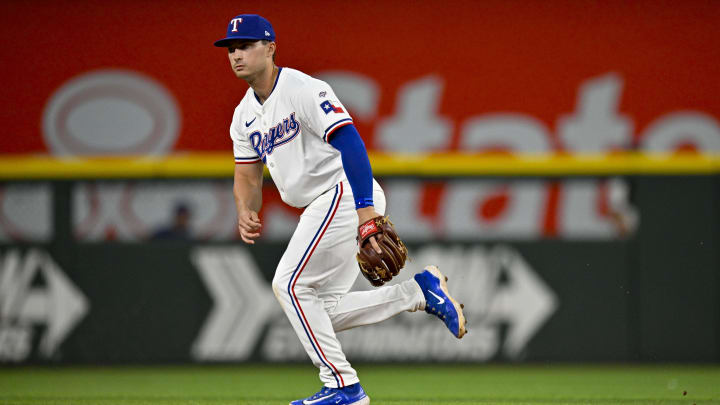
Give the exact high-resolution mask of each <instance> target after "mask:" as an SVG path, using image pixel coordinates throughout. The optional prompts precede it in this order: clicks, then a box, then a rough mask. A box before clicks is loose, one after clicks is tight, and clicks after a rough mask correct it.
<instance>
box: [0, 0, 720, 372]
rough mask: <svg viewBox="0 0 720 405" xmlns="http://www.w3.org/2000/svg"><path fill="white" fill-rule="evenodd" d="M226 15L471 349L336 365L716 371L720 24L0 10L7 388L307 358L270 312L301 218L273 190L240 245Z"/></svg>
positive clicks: (348, 338)
mask: <svg viewBox="0 0 720 405" xmlns="http://www.w3.org/2000/svg"><path fill="white" fill-rule="evenodd" d="M240 13H258V14H261V15H263V16H264V17H266V18H268V19H269V20H270V21H271V22H272V23H273V26H274V29H275V32H276V35H277V46H278V48H277V49H278V51H277V64H278V65H279V66H283V67H290V68H295V69H298V70H301V71H303V72H306V73H308V74H311V75H313V76H315V77H318V78H320V79H322V80H325V81H327V82H328V83H329V84H330V85H331V86H332V87H333V89H334V90H335V92H336V93H337V95H338V97H339V98H340V100H341V101H342V102H343V104H344V105H345V106H346V107H347V108H348V110H349V111H350V113H351V115H352V116H353V119H354V124H355V126H356V127H357V128H358V130H359V132H360V134H361V136H362V138H363V140H364V142H365V144H366V146H367V148H368V150H369V152H370V158H371V162H372V163H373V169H374V173H375V176H376V177H377V178H378V180H379V181H380V183H381V184H382V185H383V188H384V189H385V192H386V195H387V199H388V213H389V214H390V215H391V217H392V219H393V221H394V222H395V224H396V226H397V228H398V231H399V232H400V234H401V236H402V237H403V238H404V239H405V240H407V241H408V242H409V246H410V248H411V256H415V258H416V260H415V262H413V263H411V265H410V268H409V269H408V270H407V271H406V273H405V276H407V277H409V276H410V275H411V274H412V273H413V272H414V271H415V270H418V268H420V267H422V265H424V264H426V262H434V263H436V264H439V265H440V267H441V268H443V271H445V272H446V273H449V274H451V275H453V276H454V277H455V278H456V279H459V280H460V282H461V285H462V287H461V289H460V291H459V292H458V293H459V294H460V295H464V296H466V297H467V298H466V299H465V303H466V305H468V313H469V315H468V318H469V319H470V323H471V325H469V329H471V330H473V332H475V331H477V333H473V334H472V335H469V336H468V338H466V339H463V342H462V344H461V343H459V342H453V341H451V340H450V337H448V336H444V335H439V334H438V335H436V334H435V331H436V330H435V329H428V328H426V327H425V326H426V320H423V319H419V318H411V317H406V316H404V315H403V316H400V317H399V318H398V320H396V321H392V322H387V323H385V324H381V325H377V326H373V327H371V328H367V329H364V330H358V331H349V332H347V333H344V334H343V339H345V340H344V347H346V350H347V352H348V354H349V355H351V356H354V357H356V358H359V359H366V360H376V359H384V360H393V361H394V360H397V361H428V360H433V361H492V360H500V361H507V360H512V361H520V360H528V361H533V360H555V361H567V360H571V361H657V360H662V361H700V362H717V361H718V360H720V276H719V275H718V271H719V270H720V253H718V252H720V249H719V246H718V244H719V242H720V209H718V207H720V175H719V174H720V163H719V162H720V160H719V158H718V156H719V154H720V97H718V94H720V46H718V45H719V44H720V26H718V24H717V21H720V5H719V4H718V3H717V2H713V1H699V0H693V1H687V2H680V3H678V2H671V1H636V2H623V1H608V2H596V1H550V2H536V1H462V0H460V1H453V2H450V3H442V4H440V3H437V2H433V1H418V2H405V1H399V2H384V3H380V2H372V1H367V2H365V1H360V2H348V3H339V4H331V5H329V4H327V3H326V2H314V1H313V2H293V1H279V2H273V3H271V4H270V3H262V4H260V3H258V4H254V5H253V6H252V7H250V8H242V4H239V3H237V2H231V1H224V0H219V1H213V2H208V3H199V2H191V1H179V2H177V1H173V2H169V1H164V0H161V1H154V2H149V3H148V2H139V1H123V2H96V1H28V2H15V1H11V2H4V3H2V4H1V5H0V21H1V22H2V25H1V26H0V29H1V30H2V36H0V44H1V45H2V46H0V49H2V51H0V52H2V61H3V63H2V64H0V77H3V81H4V83H3V86H2V88H0V93H1V94H2V97H0V104H1V106H0V122H2V124H3V131H4V134H3V135H2V136H0V364H2V363H7V364H14V363H26V362H28V363H33V362H40V363H43V362H60V363H62V362H68V363H97V362H101V363H103V362H118V363H124V362H165V361H178V362H186V361H246V360H253V361H288V360H290V361H293V360H299V361H301V360H303V359H304V356H305V355H304V352H303V351H302V349H301V348H300V346H299V343H297V342H296V338H295V336H294V332H293V331H292V330H291V328H290V325H289V324H288V323H287V321H286V320H285V319H284V316H283V315H282V314H281V312H280V311H279V307H278V306H277V304H276V303H275V302H274V298H273V295H272V293H271V291H270V287H269V280H270V279H271V278H272V274H273V272H274V266H275V263H276V262H277V260H278V259H279V255H280V254H281V253H282V250H283V247H284V245H285V244H286V243H287V240H288V239H289V238H290V236H291V235H292V232H293V230H294V227H295V224H296V221H297V217H298V215H299V213H300V212H301V211H300V210H298V209H294V208H290V207H288V206H286V205H284V204H283V203H282V201H281V200H280V197H279V195H278V193H277V191H276V190H275V188H274V186H273V185H272V182H271V180H270V179H269V178H266V185H265V186H264V189H263V202H264V205H263V211H262V213H261V215H262V219H263V223H264V227H263V235H262V238H261V240H260V242H259V243H258V245H257V246H255V247H253V248H252V249H248V248H246V247H245V246H243V245H241V244H240V243H239V241H238V236H237V231H236V222H235V217H236V214H235V207H234V203H233V197H232V180H231V176H232V170H233V163H232V162H233V159H232V158H233V156H232V144H231V141H230V138H229V132H228V129H229V125H230V121H231V119H232V114H233V110H234V108H235V106H236V105H237V103H238V102H239V101H240V100H241V98H242V97H243V95H244V93H245V91H246V89H247V85H246V84H245V83H244V82H243V81H240V80H237V79H236V78H235V77H234V74H233V73H232V71H231V70H230V69H229V66H228V60H227V54H226V51H225V50H223V49H219V48H215V47H213V46H212V43H213V41H215V40H216V39H218V38H220V37H222V36H223V35H224V33H225V29H226V25H227V22H228V21H229V20H230V19H231V18H232V17H233V16H235V15H237V14H240ZM401 280H402V278H401ZM362 281H363V280H359V281H358V283H357V286H356V288H359V289H362V288H368V286H366V285H364V284H363V283H362ZM248 302H252V303H254V304H253V308H252V309H249V308H248V305H247V303H248ZM473 323H474V324H473ZM168 331H173V333H172V336H170V335H169V334H168ZM368 333H371V334H379V333H387V334H395V335H398V336H405V337H406V339H405V338H398V339H388V341H396V342H398V344H395V345H393V344H389V345H388V346H386V347H367V346H365V345H363V342H365V341H368V339H366V338H365V337H366V336H367V334H368ZM423 334H427V336H425V335H423ZM416 336H424V337H425V339H415V338H413V337H416ZM446 340H447V344H446V345H444V346H443V347H444V348H446V349H443V350H440V351H431V350H428V347H430V346H431V345H432V344H433V342H438V341H443V342H444V341H446ZM137 342H141V343H142V345H140V346H142V347H144V348H145V349H142V348H140V346H138V343H137ZM408 342H415V343H412V344H408Z"/></svg>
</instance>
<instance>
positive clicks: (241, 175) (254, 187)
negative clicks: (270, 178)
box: [233, 163, 263, 244]
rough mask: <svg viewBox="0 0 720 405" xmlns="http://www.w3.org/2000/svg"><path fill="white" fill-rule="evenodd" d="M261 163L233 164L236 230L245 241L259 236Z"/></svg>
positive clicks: (252, 241)
mask: <svg viewBox="0 0 720 405" xmlns="http://www.w3.org/2000/svg"><path fill="white" fill-rule="evenodd" d="M262 174H263V169H262V163H253V164H247V165H235V176H234V183H233V195H234V196H235V207H236V209H237V214H238V231H239V232H240V237H241V238H242V240H243V241H244V242H245V243H249V244H254V243H255V241H254V239H256V238H258V237H259V236H260V228H261V227H262V224H261V223H260V218H259V217H258V212H259V211H260V208H261V207H262V180H263V178H262Z"/></svg>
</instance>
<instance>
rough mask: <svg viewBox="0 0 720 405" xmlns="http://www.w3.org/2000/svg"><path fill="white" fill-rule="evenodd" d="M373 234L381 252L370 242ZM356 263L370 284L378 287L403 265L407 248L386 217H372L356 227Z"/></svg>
mask: <svg viewBox="0 0 720 405" xmlns="http://www.w3.org/2000/svg"><path fill="white" fill-rule="evenodd" d="M371 236H375V241H376V242H377V243H378V246H379V247H380V250H382V253H377V252H376V251H375V249H374V248H373V246H372V243H370V241H369V239H370V237H371ZM358 244H359V249H360V250H359V252H358V254H357V261H358V265H359V266H360V271H362V274H363V276H365V278H366V279H368V281H370V284H372V285H374V286H375V287H379V286H381V285H383V284H385V283H386V282H388V281H390V280H392V278H393V276H396V275H397V274H398V273H399V272H400V269H402V268H403V266H405V260H406V259H407V248H406V247H405V244H404V243H403V242H402V241H401V240H400V238H398V236H397V233H396V232H395V227H394V226H393V224H392V222H390V219H388V217H382V216H378V217H375V218H372V219H370V220H368V221H367V222H365V223H364V224H362V225H360V226H359V227H358Z"/></svg>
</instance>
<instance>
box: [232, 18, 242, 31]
mask: <svg viewBox="0 0 720 405" xmlns="http://www.w3.org/2000/svg"><path fill="white" fill-rule="evenodd" d="M230 22H231V23H232V25H233V29H232V32H237V25H238V23H240V24H242V18H233V19H232V20H231V21H230Z"/></svg>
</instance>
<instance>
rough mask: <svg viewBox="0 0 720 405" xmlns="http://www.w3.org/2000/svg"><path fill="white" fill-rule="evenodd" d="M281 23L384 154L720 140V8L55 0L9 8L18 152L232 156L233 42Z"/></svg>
mask: <svg viewBox="0 0 720 405" xmlns="http://www.w3.org/2000/svg"><path fill="white" fill-rule="evenodd" d="M246 12H255V13H259V14H261V15H263V16H265V17H267V18H268V19H269V20H270V21H271V22H272V23H273V26H274V28H275V32H276V34H277V44H278V55H277V57H278V58H277V62H278V64H279V65H280V66H288V67H293V68H296V69H299V70H302V71H304V72H307V73H309V74H313V75H317V76H318V77H320V78H322V79H324V80H326V81H328V82H329V83H331V84H332V85H333V87H334V88H335V90H336V92H337V93H338V94H339V96H340V97H341V99H342V101H343V103H344V104H345V105H346V106H347V107H348V109H349V110H350V111H351V113H352V114H353V116H354V118H355V124H356V126H357V127H358V129H359V131H360V133H361V134H362V136H363V138H364V139H365V142H366V144H367V145H368V147H369V148H370V149H375V150H385V151H389V152H428V151H436V152H437V151H455V150H473V151H477V150H503V151H523V152H552V151H567V152H603V151H612V150H617V149H631V148H638V149H641V150H652V151H656V150H662V151H667V150H676V149H699V150H703V151H715V152H717V151H720V124H719V123H718V120H720V97H718V94H720V47H719V46H718V44H720V25H718V24H717V22H718V21H720V3H717V2H713V1H687V2H671V1H635V2H622V1H609V2H583V1H553V2H512V1H510V2H508V1H483V2H476V1H454V2H450V3H442V4H441V3H437V2H430V1H421V2H408V1H398V2H384V3H379V2H363V1H358V2H349V3H331V4H329V3H327V2H316V1H312V2H292V1H277V2H271V3H256V4H253V5H252V7H247V8H244V7H242V3H237V2H231V1H225V0H222V1H213V2H207V3H205V2H203V3H199V2H190V1H180V2H178V1H173V2H170V1H164V0H161V1H154V2H140V1H124V2H95V1H52V2H40V1H33V2H4V3H3V4H2V5H0V16H1V17H0V19H1V22H2V24H1V28H0V29H1V30H2V35H1V36H0V43H1V44H2V46H1V47H0V49H2V51H1V52H2V60H3V63H2V64H0V75H1V77H2V78H3V82H4V83H3V86H2V97H0V122H2V124H3V131H4V134H3V136H2V137H0V154H19V153H22V154H25V153H51V154H55V155H61V156H62V155H105V154H151V155H164V154H168V153H173V152H185V151H227V152H228V156H229V158H230V154H231V151H230V149H231V146H230V140H229V136H228V126H229V124H230V120H231V117H232V111H233V109H234V107H235V105H236V104H237V103H238V102H239V100H240V99H241V98H242V96H243V94H244V92H245V89H246V88H247V85H246V84H245V83H244V82H242V81H238V80H237V79H235V77H234V75H233V74H232V72H231V70H230V68H229V66H228V60H227V55H226V53H225V51H224V50H223V49H219V48H215V47H213V46H212V42H213V41H215V40H217V39H219V38H221V37H222V36H223V35H224V33H225V29H226V25H227V23H228V21H229V20H230V19H231V18H232V17H233V16H235V15H237V14H240V13H246Z"/></svg>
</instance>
